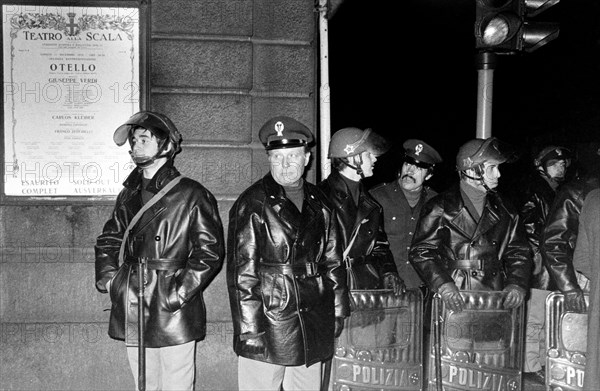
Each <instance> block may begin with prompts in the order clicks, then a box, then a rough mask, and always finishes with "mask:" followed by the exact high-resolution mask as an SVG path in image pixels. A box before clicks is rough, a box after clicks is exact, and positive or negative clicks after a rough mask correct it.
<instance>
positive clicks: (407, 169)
mask: <svg viewBox="0 0 600 391" xmlns="http://www.w3.org/2000/svg"><path fill="white" fill-rule="evenodd" d="M430 176H431V175H429V170H428V169H426V168H421V167H417V166H415V165H414V164H411V163H408V162H404V164H402V169H401V170H400V178H399V182H400V186H402V188H403V189H404V190H406V191H420V190H421V189H422V188H423V182H425V181H426V180H427V179H429V177H430Z"/></svg>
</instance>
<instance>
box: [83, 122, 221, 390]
mask: <svg viewBox="0 0 600 391" xmlns="http://www.w3.org/2000/svg"><path fill="white" fill-rule="evenodd" d="M113 139H114V141H115V143H116V144H117V145H119V146H121V145H123V144H125V143H126V142H129V145H130V147H131V151H130V154H131V157H132V159H133V161H134V163H135V164H136V166H137V168H136V169H135V170H134V171H133V172H132V173H131V174H130V175H129V176H128V177H127V179H126V180H125V182H124V183H123V186H124V188H123V190H121V192H120V193H119V195H118V196H117V200H116V204H115V207H114V210H113V212H112V215H111V216H110V218H109V219H108V221H107V222H106V224H105V225H104V229H103V230H102V234H101V235H100V236H98V239H97V241H96V247H95V250H96V288H97V289H98V290H99V291H100V292H102V293H106V292H108V293H109V294H110V299H111V302H112V307H111V311H110V323H109V329H108V334H109V335H110V337H112V338H114V339H120V340H125V343H126V345H127V354H128V357H129V363H130V365H131V369H132V371H133V373H134V378H135V381H136V386H139V387H141V389H144V386H145V389H147V390H192V389H193V388H194V377H195V365H194V361H195V357H196V350H195V349H196V341H199V340H202V339H204V337H205V335H206V310H205V308H204V307H205V306H204V298H203V296H202V293H203V291H204V290H205V289H206V287H207V286H208V284H209V283H210V282H211V281H212V279H213V278H214V277H215V276H216V274H217V273H218V272H219V270H220V269H221V266H222V263H223V258H224V256H225V246H224V240H223V227H222V224H221V220H220V218H219V211H218V210H217V201H216V200H215V198H214V197H213V195H212V194H211V193H210V192H209V191H208V190H207V189H206V188H204V187H203V186H202V185H201V184H200V183H198V182H196V181H194V180H192V179H190V178H185V177H182V176H181V175H180V174H179V172H178V171H177V169H176V168H175V166H174V159H175V155H177V153H179V152H180V151H181V141H182V137H181V134H180V133H179V131H178V130H177V128H176V127H175V125H174V124H173V122H171V120H170V119H169V118H167V117H166V116H165V115H163V114H159V113H154V112H149V111H142V112H139V113H136V114H134V115H133V116H132V117H131V118H129V119H128V120H127V121H126V122H125V123H124V124H123V125H121V126H120V127H119V128H117V130H116V131H115V133H114V135H113ZM140 264H141V267H140ZM139 270H142V274H143V277H142V276H141V275H140V274H139V273H138V271H139ZM140 284H143V286H142V287H141V288H142V289H141V290H139V288H140ZM140 292H143V293H144V296H143V298H144V300H143V302H142V304H141V308H139V306H140V303H139V301H140V300H139V293H140ZM138 309H140V310H141V312H138ZM140 314H143V317H142V319H143V321H142V322H141V323H142V324H144V325H145V327H144V328H143V329H142V330H143V331H144V333H143V334H142V335H141V336H138V337H141V342H142V343H143V346H142V349H138V338H135V337H136V334H137V330H138V326H139V323H138V321H139V319H138V315H140ZM132 337H133V338H132ZM144 352H145V355H144V354H143V353H144ZM140 353H142V354H141V355H140ZM140 357H145V363H144V364H145V369H146V370H145V371H143V369H144V366H140V369H141V372H142V373H143V372H145V378H144V376H143V375H140V376H139V377H138V376H136V375H137V374H138V373H139V372H138V363H139V360H138V359H139V358H140ZM140 379H141V380H143V381H144V382H141V381H139V380H140ZM143 383H145V384H143Z"/></svg>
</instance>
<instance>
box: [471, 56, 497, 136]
mask: <svg viewBox="0 0 600 391" xmlns="http://www.w3.org/2000/svg"><path fill="white" fill-rule="evenodd" d="M475 63H476V66H477V128H476V130H475V137H477V138H490V137H491V136H492V101H493V96H494V69H495V68H496V63H497V54H496V53H493V52H487V51H486V52H479V53H477V54H476V57H475Z"/></svg>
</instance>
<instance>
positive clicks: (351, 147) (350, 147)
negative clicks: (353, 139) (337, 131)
mask: <svg viewBox="0 0 600 391" xmlns="http://www.w3.org/2000/svg"><path fill="white" fill-rule="evenodd" d="M355 149H356V147H355V146H354V145H350V144H346V148H344V152H346V155H350V154H351V153H352V152H354V150H355Z"/></svg>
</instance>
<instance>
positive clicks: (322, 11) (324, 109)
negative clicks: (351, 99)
mask: <svg viewBox="0 0 600 391" xmlns="http://www.w3.org/2000/svg"><path fill="white" fill-rule="evenodd" d="M327 24H328V22H327V0H319V49H320V50H319V61H320V65H321V66H320V69H321V83H320V89H319V108H320V110H319V111H320V118H319V123H320V128H321V129H320V130H321V131H320V133H319V134H320V137H319V151H320V167H321V178H320V179H325V178H327V177H328V176H329V173H330V172H331V163H330V161H329V159H328V158H327V152H328V150H329V140H330V139H331V107H330V103H331V95H330V90H329V44H328V36H327V29H328V27H327Z"/></svg>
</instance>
